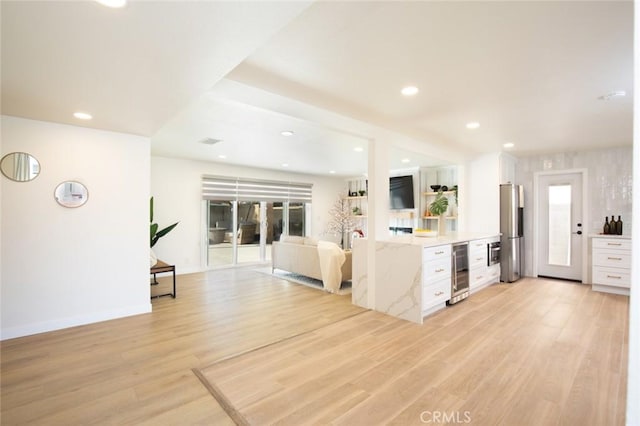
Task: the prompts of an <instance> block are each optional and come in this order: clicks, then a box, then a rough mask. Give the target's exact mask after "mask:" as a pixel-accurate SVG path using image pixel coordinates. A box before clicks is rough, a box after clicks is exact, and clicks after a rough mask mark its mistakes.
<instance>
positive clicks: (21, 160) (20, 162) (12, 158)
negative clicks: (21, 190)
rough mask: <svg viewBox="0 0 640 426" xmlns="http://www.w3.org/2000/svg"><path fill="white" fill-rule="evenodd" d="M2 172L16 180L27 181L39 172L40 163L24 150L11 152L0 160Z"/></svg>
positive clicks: (35, 176)
mask: <svg viewBox="0 0 640 426" xmlns="http://www.w3.org/2000/svg"><path fill="white" fill-rule="evenodd" d="M0 170H1V171H2V174H3V175H5V176H6V177H8V178H9V179H11V180H13V181H16V182H29V181H30V180H34V179H35V178H37V177H38V175H39V174H40V163H39V162H38V160H36V157H34V156H33V155H31V154H27V153H26V152H11V153H9V154H7V155H5V156H4V157H2V160H0Z"/></svg>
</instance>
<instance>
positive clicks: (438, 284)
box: [422, 244, 451, 315]
mask: <svg viewBox="0 0 640 426" xmlns="http://www.w3.org/2000/svg"><path fill="white" fill-rule="evenodd" d="M450 298H451V244H445V245H441V246H434V247H426V248H424V249H423V251H422V313H423V315H428V314H430V313H432V312H435V311H436V310H438V309H441V308H443V307H445V303H446V302H447V300H449V299H450Z"/></svg>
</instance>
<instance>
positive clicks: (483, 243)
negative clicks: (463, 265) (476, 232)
mask: <svg viewBox="0 0 640 426" xmlns="http://www.w3.org/2000/svg"><path fill="white" fill-rule="evenodd" d="M497 241H499V238H495V237H494V238H484V239H481V240H472V241H469V292H470V293H472V294H473V293H475V292H476V291H478V290H480V289H481V288H484V287H486V286H488V285H489V284H492V283H494V282H498V281H500V265H499V264H495V265H491V266H489V265H488V256H489V250H488V245H489V243H493V242H497Z"/></svg>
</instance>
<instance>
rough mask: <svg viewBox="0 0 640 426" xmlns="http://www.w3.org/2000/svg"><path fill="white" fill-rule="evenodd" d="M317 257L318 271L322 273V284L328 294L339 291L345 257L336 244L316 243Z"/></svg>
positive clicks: (327, 242)
mask: <svg viewBox="0 0 640 426" xmlns="http://www.w3.org/2000/svg"><path fill="white" fill-rule="evenodd" d="M318 257H319V259H320V271H321V272H322V284H323V286H324V288H325V290H327V291H328V292H330V293H336V292H337V291H338V290H340V283H341V282H342V271H341V269H340V268H341V267H342V264H343V263H344V261H345V259H346V256H345V254H344V252H343V251H342V250H341V249H340V247H338V245H337V244H336V243H332V242H329V241H319V242H318Z"/></svg>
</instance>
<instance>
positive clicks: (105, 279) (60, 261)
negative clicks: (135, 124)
mask: <svg viewBox="0 0 640 426" xmlns="http://www.w3.org/2000/svg"><path fill="white" fill-rule="evenodd" d="M1 120H2V121H1V123H2V130H1V135H2V154H3V155H4V154H7V153H9V152H14V151H25V152H28V153H30V154H32V155H34V156H35V157H36V158H37V159H38V160H39V162H40V166H41V173H40V175H39V176H38V177H37V178H36V179H35V180H33V181H31V182H13V181H10V180H9V179H7V178H5V177H2V178H1V183H0V187H1V191H0V193H1V195H2V207H3V208H2V214H1V216H2V222H1V226H2V228H1V229H2V236H1V240H2V243H1V244H2V247H3V251H2V256H1V262H2V263H1V266H2V272H1V277H2V290H1V294H2V301H1V306H2V339H7V338H11V337H17V336H23V335H28V334H34V333H39V332H44V331H49V330H55V329H59V328H65V327H70V326H75V325H80V324H86V323H91V322H96V321H102V320H107V319H112V318H118V317H122V316H127V315H134V314H139V313H144V312H150V310H151V304H150V301H149V294H150V293H149V291H150V290H149V269H148V268H149V263H148V262H149V252H148V238H149V231H148V229H149V219H148V196H149V140H148V139H146V138H142V137H137V136H132V135H124V134H118V133H112V132H105V131H98V130H91V129H86V128H81V127H74V126H67V125H61V124H54V123H46V122H41V121H33V120H25V119H20V118H15V117H7V116H3V117H2V118H1ZM65 180H77V181H79V182H81V183H83V184H84V185H85V186H86V187H87V188H88V190H89V198H88V201H87V204H85V205H84V206H82V207H80V208H75V209H67V208H64V207H62V206H60V205H58V204H57V203H56V201H55V200H54V198H53V191H54V189H55V187H56V186H57V185H58V184H59V183H61V182H63V181H65Z"/></svg>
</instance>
